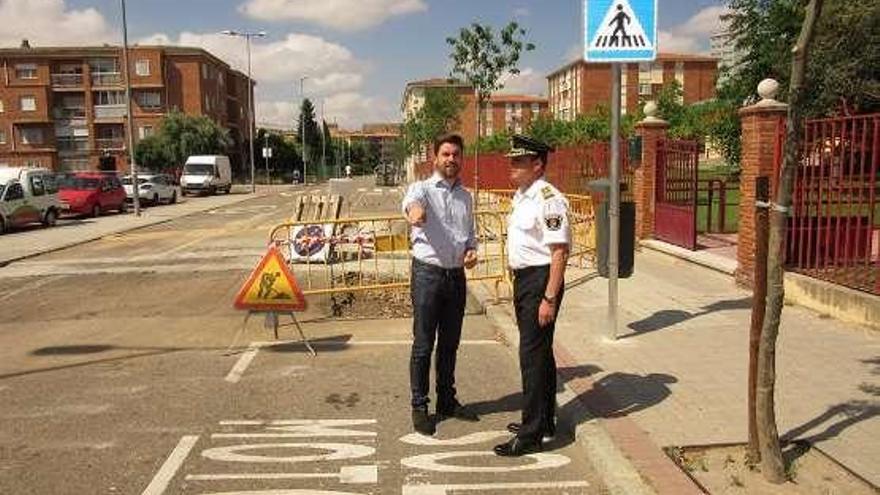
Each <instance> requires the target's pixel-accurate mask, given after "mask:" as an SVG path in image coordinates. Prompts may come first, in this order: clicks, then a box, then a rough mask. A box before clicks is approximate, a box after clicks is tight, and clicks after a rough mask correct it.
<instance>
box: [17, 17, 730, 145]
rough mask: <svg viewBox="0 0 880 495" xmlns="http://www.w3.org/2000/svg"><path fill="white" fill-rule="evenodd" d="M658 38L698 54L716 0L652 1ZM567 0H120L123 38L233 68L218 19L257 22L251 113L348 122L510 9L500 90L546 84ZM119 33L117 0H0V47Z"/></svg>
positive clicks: (239, 48) (431, 69) (435, 72)
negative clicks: (477, 26)
mask: <svg viewBox="0 0 880 495" xmlns="http://www.w3.org/2000/svg"><path fill="white" fill-rule="evenodd" d="M657 1H658V4H659V5H658V11H659V14H658V23H659V30H660V44H659V48H660V50H662V51H671V52H680V53H707V52H708V49H709V36H710V35H711V34H712V33H714V32H715V31H717V30H718V29H719V27H720V16H721V14H722V13H723V12H724V3H725V2H724V0H657ZM581 5H582V3H581V1H579V0H512V1H501V0H128V1H127V2H126V6H127V12H126V14H127V15H126V17H127V19H128V31H129V42H130V43H132V44H134V43H140V44H165V45H171V44H177V45H186V46H196V47H201V48H204V49H206V50H208V51H210V52H211V53H213V54H214V55H216V56H218V57H219V58H221V59H223V60H224V61H226V62H227V63H229V64H230V65H232V66H233V67H234V68H237V69H239V70H241V71H242V72H245V71H246V69H247V51H246V47H245V41H244V39H241V38H232V37H228V36H223V35H221V34H219V33H220V31H223V30H226V29H235V30H240V31H244V30H249V31H265V32H266V33H267V36H266V37H265V38H260V39H254V40H253V42H252V47H251V55H252V76H253V78H254V80H255V81H256V82H257V89H256V96H255V100H256V107H255V111H256V120H257V122H258V124H266V125H273V126H278V127H293V122H294V121H295V117H296V114H297V113H298V110H297V109H298V108H299V104H300V103H301V101H302V99H301V98H302V97H301V95H300V78H302V77H306V79H305V80H304V82H303V89H304V91H303V93H304V94H305V96H306V97H308V98H310V99H311V100H312V101H313V102H314V103H315V106H316V108H317V109H318V111H319V112H320V110H321V108H322V107H323V111H324V116H325V119H326V120H327V121H328V122H337V123H339V125H340V126H342V127H344V128H348V129H355V128H359V127H360V125H361V124H363V123H366V122H387V121H400V120H401V115H400V102H401V98H402V95H403V90H404V87H405V86H406V83H407V82H408V81H413V80H419V79H427V78H431V77H446V76H448V75H449V71H450V69H451V63H450V61H449V52H450V50H449V46H448V45H447V43H446V38H447V37H450V36H456V35H457V33H458V32H459V30H460V29H461V28H463V27H466V26H469V25H470V24H471V23H473V22H479V23H483V24H489V25H492V26H494V27H495V28H501V27H503V26H504V25H506V24H507V23H508V22H509V21H512V20H515V21H517V22H518V23H519V24H520V25H521V26H522V27H524V28H525V29H526V31H527V35H526V37H527V39H528V40H529V41H531V42H532V43H534V44H535V49H534V50H533V51H531V52H527V53H525V54H524V55H523V57H522V58H521V61H520V65H519V68H520V71H521V73H520V75H519V76H513V77H510V78H508V79H507V81H506V86H507V87H506V88H505V90H504V92H508V93H526V94H546V92H547V81H546V78H545V77H546V74H548V73H550V72H552V71H553V70H555V69H557V68H559V67H561V66H562V65H565V64H566V63H568V62H571V61H573V60H575V59H577V58H578V57H579V53H580V42H579V40H580V38H581V35H580V30H581V21H580V16H581ZM22 38H27V39H28V40H29V41H30V43H31V45H32V46H61V45H64V46H70V45H100V44H103V43H113V44H121V42H122V16H121V10H120V1H119V0H0V46H4V47H15V46H18V45H19V44H20V42H21V39H22Z"/></svg>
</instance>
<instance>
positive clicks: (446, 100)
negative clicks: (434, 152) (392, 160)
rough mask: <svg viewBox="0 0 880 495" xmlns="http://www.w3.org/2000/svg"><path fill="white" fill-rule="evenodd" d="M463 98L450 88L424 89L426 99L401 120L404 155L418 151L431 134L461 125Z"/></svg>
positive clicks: (434, 135)
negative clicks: (416, 109)
mask: <svg viewBox="0 0 880 495" xmlns="http://www.w3.org/2000/svg"><path fill="white" fill-rule="evenodd" d="M462 109H464V101H462V99H461V97H460V96H459V95H458V93H457V92H456V91H455V90H454V89H452V88H427V89H425V102H424V104H423V105H422V107H421V108H419V109H418V111H416V112H415V113H414V114H413V115H411V116H409V117H407V119H406V120H405V121H404V123H403V129H402V131H401V134H402V138H401V140H402V146H403V148H404V151H405V154H406V155H413V154H417V153H419V152H421V150H422V148H423V147H424V146H425V145H429V144H430V143H432V142H433V141H434V138H436V137H437V136H440V135H442V134H445V133H447V132H450V131H452V130H453V129H456V128H458V127H460V126H461V122H460V121H459V115H460V114H461V111H462Z"/></svg>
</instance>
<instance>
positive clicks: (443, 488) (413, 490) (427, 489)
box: [401, 481, 590, 495]
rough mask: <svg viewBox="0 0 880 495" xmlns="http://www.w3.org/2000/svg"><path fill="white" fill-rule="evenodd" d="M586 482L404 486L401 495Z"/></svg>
mask: <svg viewBox="0 0 880 495" xmlns="http://www.w3.org/2000/svg"><path fill="white" fill-rule="evenodd" d="M588 486H590V484H589V483H587V482H586V481H549V482H544V483H541V482H539V483H474V484H469V485H404V486H403V492H401V495H451V494H452V493H458V492H459V491H466V490H471V491H485V490H517V491H519V490H553V489H556V490H563V489H566V488H587V487H588Z"/></svg>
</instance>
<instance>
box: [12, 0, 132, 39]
mask: <svg viewBox="0 0 880 495" xmlns="http://www.w3.org/2000/svg"><path fill="white" fill-rule="evenodd" d="M0 19H2V22H0V44H2V45H3V46H18V44H19V43H21V40H22V39H24V38H27V39H28V40H29V41H30V44H31V46H34V47H39V46H59V45H61V46H65V45H67V46H69V45H96V44H101V43H119V42H121V41H122V36H121V35H119V33H118V31H117V30H115V29H113V28H111V27H110V26H109V25H108V24H107V20H106V19H105V18H104V16H103V15H101V13H100V12H98V11H97V10H96V9H94V8H86V9H80V10H77V9H70V8H68V7H67V5H66V3H65V1H64V0H0Z"/></svg>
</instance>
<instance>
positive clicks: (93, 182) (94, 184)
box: [58, 172, 128, 217]
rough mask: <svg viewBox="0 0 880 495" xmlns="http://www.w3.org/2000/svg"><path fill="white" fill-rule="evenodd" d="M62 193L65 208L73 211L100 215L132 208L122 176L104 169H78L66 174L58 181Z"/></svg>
mask: <svg viewBox="0 0 880 495" xmlns="http://www.w3.org/2000/svg"><path fill="white" fill-rule="evenodd" d="M58 195H59V197H60V198H61V202H62V204H63V206H64V211H65V212H66V213H69V214H72V215H90V216H92V217H97V216H99V215H101V214H102V213H105V212H108V211H112V210H115V211H117V212H119V213H125V212H126V211H128V205H127V204H126V202H125V189H123V187H122V182H120V181H119V177H117V176H116V175H113V174H104V173H100V172H74V173H72V174H68V175H65V176H62V179H61V180H59V182H58Z"/></svg>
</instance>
